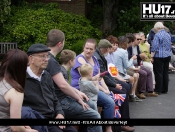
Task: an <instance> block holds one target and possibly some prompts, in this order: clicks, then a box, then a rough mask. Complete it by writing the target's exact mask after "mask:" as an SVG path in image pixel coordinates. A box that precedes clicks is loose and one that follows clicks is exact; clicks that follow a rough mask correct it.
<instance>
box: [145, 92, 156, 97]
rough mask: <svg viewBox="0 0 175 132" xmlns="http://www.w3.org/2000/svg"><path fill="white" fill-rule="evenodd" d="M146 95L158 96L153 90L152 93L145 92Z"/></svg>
mask: <svg viewBox="0 0 175 132" xmlns="http://www.w3.org/2000/svg"><path fill="white" fill-rule="evenodd" d="M146 96H148V97H157V96H158V94H157V93H155V92H152V93H147V95H146Z"/></svg>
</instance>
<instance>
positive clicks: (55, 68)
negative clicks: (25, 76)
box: [46, 53, 67, 99]
mask: <svg viewBox="0 0 175 132" xmlns="http://www.w3.org/2000/svg"><path fill="white" fill-rule="evenodd" d="M49 54H50V56H51V57H50V59H49V63H48V66H47V68H46V71H47V72H49V73H50V75H51V76H54V75H56V74H58V73H60V72H61V65H60V64H59V63H58V61H57V60H56V59H55V57H54V56H53V55H52V54H51V53H49ZM54 87H55V93H56V95H57V98H58V99H63V98H65V97H67V95H66V94H65V93H63V92H62V91H61V89H60V88H59V87H58V86H57V84H56V83H55V82H54Z"/></svg>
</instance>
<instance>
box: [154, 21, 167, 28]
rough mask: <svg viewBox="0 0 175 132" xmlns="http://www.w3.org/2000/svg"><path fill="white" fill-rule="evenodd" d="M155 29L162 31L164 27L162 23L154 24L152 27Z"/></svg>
mask: <svg viewBox="0 0 175 132" xmlns="http://www.w3.org/2000/svg"><path fill="white" fill-rule="evenodd" d="M154 28H155V29H164V28H165V26H164V25H163V23H162V22H156V24H155V25H154Z"/></svg>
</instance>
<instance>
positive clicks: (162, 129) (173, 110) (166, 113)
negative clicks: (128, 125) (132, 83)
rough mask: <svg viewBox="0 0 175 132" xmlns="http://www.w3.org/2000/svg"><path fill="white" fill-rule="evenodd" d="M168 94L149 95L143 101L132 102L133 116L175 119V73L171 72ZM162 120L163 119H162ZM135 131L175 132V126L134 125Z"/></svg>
mask: <svg viewBox="0 0 175 132" xmlns="http://www.w3.org/2000/svg"><path fill="white" fill-rule="evenodd" d="M169 78H170V82H169V91H168V94H161V95H159V96H158V97H147V98H146V99H144V100H143V102H130V104H129V105H130V117H131V118H142V119H144V118H174V119H175V73H171V74H169ZM160 121H161V120H160ZM134 127H135V132H175V126H134Z"/></svg>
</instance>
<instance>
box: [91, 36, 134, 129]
mask: <svg viewBox="0 0 175 132" xmlns="http://www.w3.org/2000/svg"><path fill="white" fill-rule="evenodd" d="M110 47H112V44H111V43H110V42H109V41H108V40H107V39H101V40H100V41H99V43H98V47H97V49H96V51H95V52H94V56H95V57H96V58H97V60H98V62H99V65H100V72H101V73H102V72H105V71H108V66H107V60H106V59H105V56H106V55H108V52H109V48H110ZM103 79H104V81H105V83H106V85H107V86H108V88H109V91H112V92H113V93H114V94H126V98H125V101H124V103H123V104H122V107H119V109H120V112H121V118H122V119H129V118H130V117H129V102H128V98H127V97H128V94H129V91H130V88H131V86H130V85H128V84H126V83H124V82H122V81H119V80H116V79H115V78H114V77H112V76H111V75H110V74H106V75H105V76H104V77H103ZM124 127H125V128H126V129H125V130H126V131H133V130H134V128H133V127H129V126H124Z"/></svg>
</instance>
